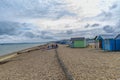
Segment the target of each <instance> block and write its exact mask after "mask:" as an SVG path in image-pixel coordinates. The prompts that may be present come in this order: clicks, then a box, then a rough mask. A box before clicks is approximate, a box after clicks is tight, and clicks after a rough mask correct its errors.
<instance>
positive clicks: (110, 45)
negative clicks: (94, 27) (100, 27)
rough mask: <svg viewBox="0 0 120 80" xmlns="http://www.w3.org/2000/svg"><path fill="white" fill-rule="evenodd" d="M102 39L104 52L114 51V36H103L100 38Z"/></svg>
mask: <svg viewBox="0 0 120 80" xmlns="http://www.w3.org/2000/svg"><path fill="white" fill-rule="evenodd" d="M102 38H103V39H104V48H103V49H104V50H105V51H115V50H116V48H115V39H114V38H115V36H114V35H104V36H102Z"/></svg>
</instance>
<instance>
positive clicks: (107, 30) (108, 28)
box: [103, 25, 114, 33]
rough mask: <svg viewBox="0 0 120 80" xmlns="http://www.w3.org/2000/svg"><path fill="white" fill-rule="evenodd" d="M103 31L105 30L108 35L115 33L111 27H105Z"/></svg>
mask: <svg viewBox="0 0 120 80" xmlns="http://www.w3.org/2000/svg"><path fill="white" fill-rule="evenodd" d="M103 30H105V31H106V32H107V33H114V29H113V27H111V26H110V25H106V26H104V27H103Z"/></svg>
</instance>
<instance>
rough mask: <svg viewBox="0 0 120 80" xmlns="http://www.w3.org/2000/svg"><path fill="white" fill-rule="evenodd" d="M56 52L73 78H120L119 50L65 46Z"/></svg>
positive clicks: (78, 79) (84, 79) (110, 79)
mask: <svg viewBox="0 0 120 80" xmlns="http://www.w3.org/2000/svg"><path fill="white" fill-rule="evenodd" d="M58 52H59V56H60V58H61V59H62V60H63V62H64V64H65V65H66V67H67V68H68V71H69V72H70V73H71V74H72V76H73V77H74V78H75V80H120V52H105V51H102V50H100V49H94V48H69V47H66V46H59V49H58Z"/></svg>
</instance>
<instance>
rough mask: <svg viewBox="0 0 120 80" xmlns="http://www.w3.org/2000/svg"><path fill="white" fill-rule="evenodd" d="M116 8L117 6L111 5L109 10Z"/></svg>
mask: <svg viewBox="0 0 120 80" xmlns="http://www.w3.org/2000/svg"><path fill="white" fill-rule="evenodd" d="M117 7H118V5H117V4H113V5H112V6H111V7H110V10H111V9H115V8H117Z"/></svg>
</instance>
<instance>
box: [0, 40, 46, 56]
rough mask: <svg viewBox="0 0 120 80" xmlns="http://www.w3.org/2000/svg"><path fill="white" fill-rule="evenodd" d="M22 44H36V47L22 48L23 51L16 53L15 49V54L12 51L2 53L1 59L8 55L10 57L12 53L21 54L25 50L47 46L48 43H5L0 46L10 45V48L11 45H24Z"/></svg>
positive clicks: (0, 54)
mask: <svg viewBox="0 0 120 80" xmlns="http://www.w3.org/2000/svg"><path fill="white" fill-rule="evenodd" d="M22 44H30V45H31V44H36V45H33V46H31V47H29V46H28V47H25V48H22V47H21V49H18V50H15V51H14V49H13V52H12V51H10V52H6V53H4V52H3V53H0V57H1V56H6V55H9V54H12V53H16V52H20V51H24V50H27V49H32V48H34V47H37V46H41V45H45V44H47V43H42V42H41V43H40V42H39V43H4V44H0V46H1V47H2V45H4V46H6V45H8V46H10V45H22ZM37 44H38V45H37Z"/></svg>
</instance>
